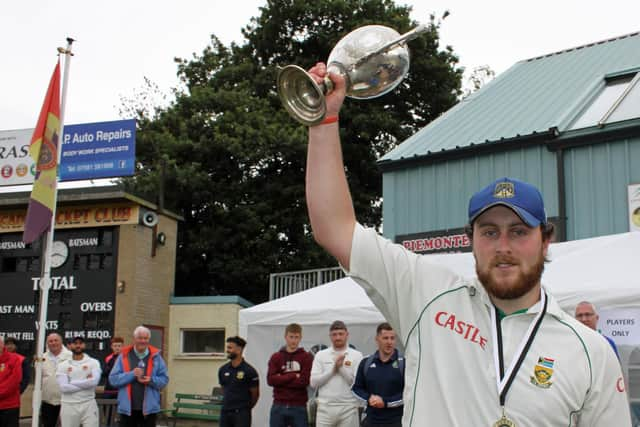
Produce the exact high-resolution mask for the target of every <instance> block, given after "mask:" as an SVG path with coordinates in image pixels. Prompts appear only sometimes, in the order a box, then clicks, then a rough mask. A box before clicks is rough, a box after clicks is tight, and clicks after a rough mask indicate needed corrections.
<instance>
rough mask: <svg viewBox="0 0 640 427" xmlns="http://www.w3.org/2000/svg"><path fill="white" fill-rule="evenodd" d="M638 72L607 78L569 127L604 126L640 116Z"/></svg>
mask: <svg viewBox="0 0 640 427" xmlns="http://www.w3.org/2000/svg"><path fill="white" fill-rule="evenodd" d="M639 80H640V73H632V74H625V75H623V76H618V77H612V78H608V79H606V81H605V86H604V88H603V89H602V91H601V92H600V93H599V94H598V95H597V96H596V97H595V98H594V100H593V101H592V102H591V104H590V105H589V106H588V107H587V108H586V109H585V110H584V112H583V113H582V114H581V115H580V116H578V119H577V120H576V121H575V122H574V123H573V124H572V125H571V127H570V129H581V128H585V127H589V126H596V125H598V126H600V127H602V126H604V125H605V124H608V123H614V122H620V121H623V120H629V119H635V118H638V117H640V83H639Z"/></svg>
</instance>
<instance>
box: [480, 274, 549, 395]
mask: <svg viewBox="0 0 640 427" xmlns="http://www.w3.org/2000/svg"><path fill="white" fill-rule="evenodd" d="M540 305H541V306H542V310H540V312H538V314H537V315H536V317H535V318H534V319H533V321H532V322H531V324H530V325H529V328H528V329H527V333H526V334H525V336H524V337H522V340H521V341H520V345H519V346H518V349H517V350H516V353H515V354H514V356H513V359H511V364H510V365H509V369H507V372H504V358H503V351H502V327H501V326H500V318H499V317H498V309H497V308H496V307H495V306H494V307H493V310H491V338H492V340H493V361H494V366H495V367H496V383H497V386H498V395H499V396H500V406H502V407H504V402H505V400H506V398H507V392H508V391H509V388H510V387H511V384H512V383H513V380H514V379H515V377H516V374H517V373H518V370H519V369H520V366H521V365H522V362H524V359H525V357H526V356H527V352H528V351H529V347H531V344H532V343H533V339H534V338H535V336H536V333H537V332H538V328H540V324H541V323H542V319H543V317H544V315H545V313H546V312H547V295H546V293H545V292H544V290H543V289H542V287H540Z"/></svg>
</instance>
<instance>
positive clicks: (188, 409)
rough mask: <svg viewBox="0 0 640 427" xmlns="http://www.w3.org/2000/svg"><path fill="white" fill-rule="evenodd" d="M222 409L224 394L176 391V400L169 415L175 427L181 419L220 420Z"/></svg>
mask: <svg viewBox="0 0 640 427" xmlns="http://www.w3.org/2000/svg"><path fill="white" fill-rule="evenodd" d="M221 410H222V396H218V395H210V394H186V393H176V401H175V402H174V403H173V409H172V410H171V412H170V414H169V416H170V417H171V418H172V419H173V427H175V426H176V423H177V421H178V420H179V419H188V420H202V421H220V411H221Z"/></svg>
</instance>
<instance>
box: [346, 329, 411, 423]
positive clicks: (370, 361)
mask: <svg viewBox="0 0 640 427" xmlns="http://www.w3.org/2000/svg"><path fill="white" fill-rule="evenodd" d="M376 344H377V345H378V351H376V352H375V353H374V354H372V355H371V356H368V357H365V358H363V359H362V361H361V362H360V365H358V373H357V374H356V379H355V382H354V383H353V387H352V388H351V389H352V391H353V393H354V394H355V395H356V396H357V397H358V398H360V399H362V400H363V401H364V402H366V403H367V409H366V412H365V419H364V421H363V423H362V425H363V426H364V427H370V426H372V427H373V426H375V427H400V426H401V425H402V410H403V408H404V406H403V405H404V403H403V401H402V390H403V389H404V358H403V357H402V356H401V355H400V354H399V353H398V350H397V349H396V348H395V345H396V334H395V332H394V331H393V328H392V327H391V325H389V324H388V323H386V322H385V323H381V324H380V325H378V328H377V330H376Z"/></svg>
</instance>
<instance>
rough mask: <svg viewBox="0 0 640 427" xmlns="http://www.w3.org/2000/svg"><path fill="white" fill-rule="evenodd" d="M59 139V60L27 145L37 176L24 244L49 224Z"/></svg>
mask: <svg viewBox="0 0 640 427" xmlns="http://www.w3.org/2000/svg"><path fill="white" fill-rule="evenodd" d="M60 141H61V138H60V61H59V60H58V63H57V64H56V67H55V68H54V70H53V75H52V76H51V81H50V82H49V88H48V89H47V95H46V96H45V98H44V103H43V104H42V109H41V110H40V116H39V117H38V124H37V125H36V128H35V130H34V131H33V136H32V137H31V144H30V145H29V154H30V155H31V157H32V158H33V160H34V161H35V162H36V177H35V181H34V183H33V190H32V191H31V199H29V208H28V210H27V218H26V220H25V225H24V233H23V235H22V240H23V241H24V242H25V243H31V242H33V241H34V240H36V239H37V238H38V237H40V235H41V234H42V233H44V232H45V231H48V230H49V228H50V227H51V217H52V215H53V211H54V208H55V202H56V189H57V184H58V149H59V145H60Z"/></svg>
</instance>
